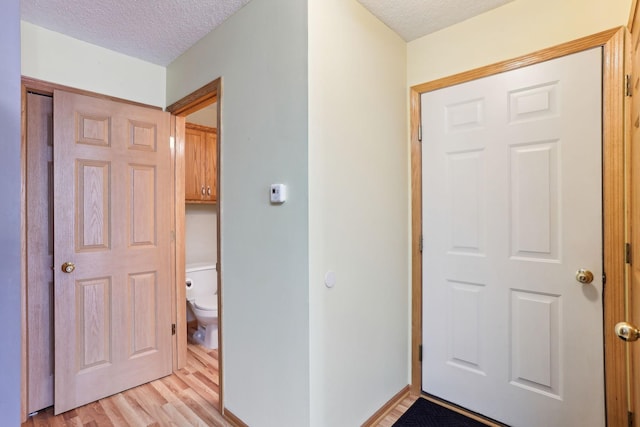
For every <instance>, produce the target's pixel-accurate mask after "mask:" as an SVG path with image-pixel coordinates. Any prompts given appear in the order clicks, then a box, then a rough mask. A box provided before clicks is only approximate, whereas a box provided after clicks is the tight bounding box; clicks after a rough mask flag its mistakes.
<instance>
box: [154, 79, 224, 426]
mask: <svg viewBox="0 0 640 427" xmlns="http://www.w3.org/2000/svg"><path fill="white" fill-rule="evenodd" d="M221 100H222V79H221V78H220V77H219V78H217V79H215V80H213V81H211V82H209V83H207V84H206V85H204V86H202V87H201V88H199V89H196V90H195V91H193V92H191V93H190V94H188V95H186V96H185V97H183V98H182V99H180V100H178V101H176V102H174V103H173V104H171V105H169V106H168V107H167V108H166V111H168V112H169V113H171V114H172V115H174V116H176V118H177V120H176V127H175V142H174V143H175V147H174V152H175V158H174V168H175V175H174V183H175V184H174V185H175V188H174V194H175V225H176V228H175V231H176V233H175V248H176V251H175V253H174V257H175V259H174V264H175V278H176V283H177V284H179V285H176V304H177V310H176V312H177V313H181V310H182V313H183V314H184V310H185V309H186V305H185V301H186V294H185V287H184V286H183V285H182V284H183V283H184V282H185V268H186V260H185V195H184V180H185V176H184V171H185V158H184V145H185V128H186V125H185V119H184V117H185V116H187V115H188V114H191V113H193V112H195V111H198V110H200V109H202V108H204V107H206V106H208V105H211V104H213V103H214V102H218V108H217V109H216V114H217V123H218V130H217V131H216V132H217V136H218V140H217V146H216V157H217V163H216V164H217V170H216V174H217V180H216V194H217V204H218V214H217V215H216V229H217V240H216V246H217V259H216V267H217V268H216V273H217V275H218V374H219V375H218V382H219V384H218V388H219V393H218V395H219V399H218V409H219V410H220V412H221V413H222V415H225V409H224V400H223V397H224V396H223V389H224V387H223V385H224V384H223V383H224V380H223V377H224V376H223V374H222V372H223V364H224V357H223V353H222V328H223V310H222V295H223V287H222V273H221V269H222V268H221V265H222V263H221V243H220V242H221V239H220V235H221V222H220V217H221V215H220V212H221V210H222V209H221V206H222V200H221V199H222V197H220V194H221V185H220V177H221V173H220V169H221V167H220V153H221V150H220V147H221V145H222V135H221V132H220V131H221V127H220V123H221V121H220V101H221ZM181 307H182V308H181ZM174 321H175V323H176V329H177V334H178V335H177V336H176V347H175V348H176V356H177V359H174V369H177V368H179V367H182V366H184V364H186V357H187V336H186V330H187V323H186V316H185V315H182V314H180V315H179V316H178V317H177V318H174ZM179 334H183V335H182V336H181V335H179Z"/></svg>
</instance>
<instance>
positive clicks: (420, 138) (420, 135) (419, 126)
mask: <svg viewBox="0 0 640 427" xmlns="http://www.w3.org/2000/svg"><path fill="white" fill-rule="evenodd" d="M418 141H420V142H422V125H418Z"/></svg>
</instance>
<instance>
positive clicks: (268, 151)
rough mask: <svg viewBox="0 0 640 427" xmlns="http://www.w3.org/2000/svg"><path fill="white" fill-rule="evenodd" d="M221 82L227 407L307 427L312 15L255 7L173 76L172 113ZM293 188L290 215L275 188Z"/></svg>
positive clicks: (298, 9)
mask: <svg viewBox="0 0 640 427" xmlns="http://www.w3.org/2000/svg"><path fill="white" fill-rule="evenodd" d="M219 76H221V77H222V87H223V89H222V92H223V96H222V101H221V109H222V110H221V116H222V119H221V123H220V124H219V128H218V130H219V136H220V143H221V150H222V161H221V165H220V167H221V173H222V178H221V185H222V191H221V194H220V203H219V208H220V211H219V215H221V219H222V231H221V239H222V254H221V255H222V260H221V261H222V264H221V273H222V287H223V288H222V289H223V290H222V304H223V316H224V317H223V339H222V344H223V348H222V351H223V357H224V371H223V375H224V405H225V407H227V408H228V409H229V410H230V411H231V412H233V413H234V414H235V415H236V416H238V417H240V418H241V419H242V420H243V421H244V422H245V423H247V424H249V425H251V426H255V427H261V426H296V427H297V426H300V427H303V426H305V425H308V424H309V339H308V337H309V288H308V280H309V272H308V265H309V261H308V225H307V220H308V201H307V192H308V183H307V157H308V153H307V135H308V128H307V5H306V1H300V0H253V1H251V2H250V3H249V4H248V5H247V6H245V7H244V8H242V9H241V10H240V11H239V12H238V13H236V14H235V15H233V16H232V17H231V18H229V19H228V20H227V21H226V22H225V23H224V24H222V26H220V27H218V28H217V29H216V30H214V31H213V32H212V33H210V34H209V35H207V36H205V37H204V38H203V39H202V40H200V41H199V42H198V43H197V44H196V45H194V46H193V47H192V48H191V49H189V51H188V52H186V53H185V54H184V55H182V56H181V57H179V58H178V59H177V60H176V61H174V62H173V63H172V64H170V65H169V67H168V69H167V104H171V103H172V102H175V101H176V100H178V99H180V98H182V97H183V96H185V95H187V94H189V93H190V92H192V91H194V90H195V89H197V88H199V87H201V86H202V85H204V84H206V83H208V82H210V81H212V80H214V79H215V78H217V77H219ZM277 182H281V183H285V184H287V185H288V190H289V199H288V200H287V202H286V203H285V204H283V205H282V206H272V205H270V204H269V185H270V184H272V183H277Z"/></svg>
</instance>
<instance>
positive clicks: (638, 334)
mask: <svg viewBox="0 0 640 427" xmlns="http://www.w3.org/2000/svg"><path fill="white" fill-rule="evenodd" d="M615 331H616V335H617V336H618V337H619V338H620V339H623V340H625V341H629V342H631V341H638V338H640V330H638V328H636V327H635V326H633V325H632V324H630V323H627V322H620V323H616V326H615Z"/></svg>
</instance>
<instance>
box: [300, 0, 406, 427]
mask: <svg viewBox="0 0 640 427" xmlns="http://www.w3.org/2000/svg"><path fill="white" fill-rule="evenodd" d="M407 93H408V89H407V85H406V43H405V42H404V41H403V40H401V38H400V37H399V36H397V35H396V34H395V33H393V32H392V31H391V30H390V29H389V28H387V27H386V26H385V25H383V24H382V23H381V22H380V21H378V20H377V19H376V18H375V17H374V16H373V15H371V14H370V13H369V12H368V11H366V10H365V9H364V8H363V7H362V6H361V5H360V4H359V3H357V2H356V1H355V0H310V1H309V235H310V237H309V248H310V249H309V258H310V268H309V270H310V271H309V282H310V283H309V286H310V300H311V308H310V311H311V313H310V314H311V315H310V319H311V322H310V327H311V341H310V345H311V425H312V426H356V425H360V424H362V423H363V422H364V421H365V420H366V419H367V418H369V417H370V416H371V415H373V413H374V412H375V411H377V410H378V409H379V408H380V407H381V406H382V405H383V404H384V403H386V402H387V401H388V400H389V399H390V398H391V397H393V396H394V395H395V394H396V393H398V392H399V391H400V390H401V389H402V388H403V387H405V386H406V385H407V384H408V383H409V360H410V357H409V324H410V323H409V316H410V305H409V283H410V282H409V240H408V239H409V233H410V231H409V206H410V198H409V196H410V185H409V151H408V148H409V143H408V141H407V138H408V136H407V131H406V123H407V110H408V98H407ZM329 270H332V271H334V272H335V273H336V276H337V284H336V285H335V287H334V288H332V289H328V288H327V287H325V285H324V275H325V273H326V272H327V271H329Z"/></svg>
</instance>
